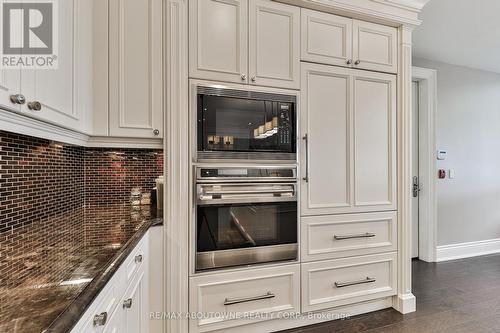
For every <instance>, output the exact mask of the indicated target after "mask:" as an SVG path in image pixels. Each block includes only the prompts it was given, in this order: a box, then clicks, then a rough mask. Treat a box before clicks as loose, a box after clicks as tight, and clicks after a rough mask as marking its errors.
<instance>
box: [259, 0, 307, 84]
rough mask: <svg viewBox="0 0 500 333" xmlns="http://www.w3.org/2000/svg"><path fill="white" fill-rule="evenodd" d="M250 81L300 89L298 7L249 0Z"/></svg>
mask: <svg viewBox="0 0 500 333" xmlns="http://www.w3.org/2000/svg"><path fill="white" fill-rule="evenodd" d="M249 8H250V9H249V13H250V14H249V15H250V19H249V21H250V23H249V45H250V47H249V50H250V54H249V73H250V83H251V84H255V85H262V86H272V87H281V88H290V89H299V88H300V8H299V7H295V6H289V5H285V4H282V3H278V2H274V1H270V0H250V5H249Z"/></svg>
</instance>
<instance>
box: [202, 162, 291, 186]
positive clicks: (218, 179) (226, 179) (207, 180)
mask: <svg viewBox="0 0 500 333" xmlns="http://www.w3.org/2000/svg"><path fill="white" fill-rule="evenodd" d="M202 169H218V170H233V169H234V170H236V169H247V170H251V169H267V170H273V169H277V170H287V169H288V170H292V177H202V176H201V170H202ZM296 179H297V168H296V167H295V166H276V165H273V166H234V167H230V166H228V167H221V166H220V165H216V166H213V165H212V166H198V167H196V180H197V182H199V183H213V182H221V183H225V182H231V183H248V182H276V181H285V182H286V181H288V182H289V181H295V180H296Z"/></svg>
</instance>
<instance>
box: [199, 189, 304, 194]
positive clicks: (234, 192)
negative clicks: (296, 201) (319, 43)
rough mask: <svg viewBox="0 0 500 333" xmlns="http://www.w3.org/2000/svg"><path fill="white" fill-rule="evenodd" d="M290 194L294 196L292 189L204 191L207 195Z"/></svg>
mask: <svg viewBox="0 0 500 333" xmlns="http://www.w3.org/2000/svg"><path fill="white" fill-rule="evenodd" d="M283 193H291V194H294V190H293V189H283V190H278V189H276V190H228V191H206V192H205V194H207V195H224V194H283Z"/></svg>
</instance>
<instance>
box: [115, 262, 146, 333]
mask: <svg viewBox="0 0 500 333" xmlns="http://www.w3.org/2000/svg"><path fill="white" fill-rule="evenodd" d="M147 279H148V277H147V275H146V274H145V272H144V271H142V272H139V274H138V275H137V278H136V279H135V281H134V282H133V283H132V284H131V286H130V288H129V290H128V291H127V292H126V293H125V298H124V301H123V302H124V303H123V305H122V306H123V309H124V313H125V317H124V321H125V327H124V330H123V332H125V333H147V332H148V327H149V326H148V325H149V321H148V320H149V309H148V292H149V291H148V281H147Z"/></svg>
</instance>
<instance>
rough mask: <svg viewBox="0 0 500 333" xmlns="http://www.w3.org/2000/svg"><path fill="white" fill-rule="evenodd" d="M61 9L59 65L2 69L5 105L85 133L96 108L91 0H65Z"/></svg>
mask: <svg viewBox="0 0 500 333" xmlns="http://www.w3.org/2000/svg"><path fill="white" fill-rule="evenodd" d="M57 13H58V25H57V27H58V39H57V45H58V47H57V48H56V50H57V54H56V55H57V61H58V65H57V68H50V69H46V68H40V69H28V68H22V69H17V70H14V69H2V70H0V106H3V107H4V108H5V109H7V110H13V111H19V112H22V114H24V115H26V116H28V117H31V118H35V119H38V120H42V121H44V122H48V123H52V124H55V125H58V126H61V127H65V128H69V129H72V130H75V131H78V132H83V133H86V132H89V131H90V123H91V112H92V76H91V73H92V70H91V68H92V48H91V44H92V40H91V36H92V2H90V1H86V0H68V1H63V2H60V3H59V5H58V11H57ZM12 96H14V97H17V98H18V99H17V101H15V100H14V99H15V98H14V99H11V97H12Z"/></svg>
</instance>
